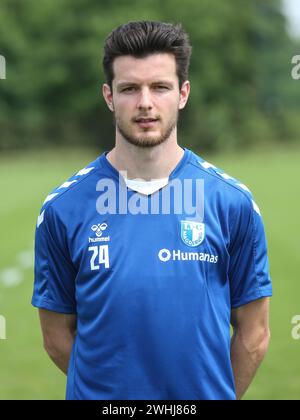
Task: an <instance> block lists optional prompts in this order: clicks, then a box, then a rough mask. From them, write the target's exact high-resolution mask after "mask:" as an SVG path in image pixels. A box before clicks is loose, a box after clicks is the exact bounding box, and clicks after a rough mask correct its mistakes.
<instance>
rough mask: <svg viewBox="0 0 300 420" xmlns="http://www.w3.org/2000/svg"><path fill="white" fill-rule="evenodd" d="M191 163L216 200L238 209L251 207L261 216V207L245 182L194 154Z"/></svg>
mask: <svg viewBox="0 0 300 420" xmlns="http://www.w3.org/2000/svg"><path fill="white" fill-rule="evenodd" d="M189 163H190V164H191V165H192V166H193V168H194V171H196V173H197V172H198V173H199V175H197V176H199V177H200V178H203V179H204V182H205V183H207V188H206V190H209V192H210V194H213V195H214V197H215V198H216V199H217V198H220V199H222V201H224V203H225V202H226V203H228V204H233V205H234V206H238V207H240V206H241V205H242V206H244V207H249V208H251V209H253V210H255V212H256V213H258V214H259V215H260V210H259V207H258V205H257V204H256V202H255V200H254V197H253V194H252V192H251V190H250V189H249V188H248V187H247V186H246V185H245V184H244V183H243V182H241V181H240V180H238V179H236V178H234V177H233V176H231V175H229V174H228V173H227V172H225V171H224V170H223V169H220V168H218V167H217V166H215V165H214V164H212V163H210V162H208V161H207V160H205V159H203V158H202V157H200V156H198V155H197V154H195V153H194V152H191V158H190V161H189ZM206 192H207V191H206Z"/></svg>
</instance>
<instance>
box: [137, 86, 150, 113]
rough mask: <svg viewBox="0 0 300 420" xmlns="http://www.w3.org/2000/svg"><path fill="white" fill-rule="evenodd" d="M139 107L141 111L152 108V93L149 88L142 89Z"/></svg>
mask: <svg viewBox="0 0 300 420" xmlns="http://www.w3.org/2000/svg"><path fill="white" fill-rule="evenodd" d="M137 106H138V108H139V110H142V109H148V110H149V109H151V108H152V99H151V92H150V91H149V89H148V88H147V87H145V88H142V89H141V91H140V95H139V100H138V104H137Z"/></svg>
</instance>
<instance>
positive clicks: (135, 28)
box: [103, 21, 192, 87]
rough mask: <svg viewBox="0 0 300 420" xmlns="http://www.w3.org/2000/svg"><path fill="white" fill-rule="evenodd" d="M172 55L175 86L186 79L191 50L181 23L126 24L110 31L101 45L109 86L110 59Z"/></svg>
mask: <svg viewBox="0 0 300 420" xmlns="http://www.w3.org/2000/svg"><path fill="white" fill-rule="evenodd" d="M162 52H166V53H171V54H173V55H174V56H175V60H176V69H177V76H178V79H179V86H181V85H182V83H183V82H184V81H185V80H187V78H188V69H189V63H190V56H191V52H192V47H191V45H190V42H189V37H188V35H187V33H186V32H185V31H184V30H183V29H182V26H181V24H171V23H164V22H155V21H139V22H129V23H127V24H126V25H122V26H119V27H118V28H116V29H114V30H113V31H112V32H111V33H110V34H109V35H108V37H107V38H106V40H105V45H104V57H103V69H104V73H105V76H106V82H107V84H108V85H109V86H110V87H112V81H113V78H114V72H113V62H114V59H115V58H117V57H120V56H123V55H132V56H134V57H136V58H143V57H146V56H148V55H149V54H153V53H162Z"/></svg>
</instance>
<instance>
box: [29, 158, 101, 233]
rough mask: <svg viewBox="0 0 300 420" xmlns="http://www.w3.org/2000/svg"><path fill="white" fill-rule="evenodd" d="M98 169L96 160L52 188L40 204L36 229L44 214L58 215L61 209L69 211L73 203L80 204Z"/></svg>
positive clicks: (98, 165)
mask: <svg viewBox="0 0 300 420" xmlns="http://www.w3.org/2000/svg"><path fill="white" fill-rule="evenodd" d="M99 168H100V164H99V159H98V158H97V159H96V160H94V161H93V162H91V163H89V164H88V165H87V166H85V167H84V168H82V169H80V170H78V171H76V172H75V173H74V174H73V175H72V176H71V177H69V178H68V179H67V180H65V181H64V182H62V184H60V185H59V186H57V187H56V188H54V189H53V190H52V191H51V192H50V193H49V194H48V195H47V196H46V198H45V200H44V202H43V203H42V207H41V210H40V214H39V216H38V220H37V227H39V225H40V224H42V222H43V221H44V218H45V215H46V214H47V215H49V216H48V217H50V215H51V214H52V213H59V210H60V209H61V208H63V209H64V210H66V208H70V209H71V208H72V207H73V206H74V205H75V203H78V202H79V203H80V201H81V200H80V199H81V197H82V198H84V194H85V192H86V191H88V190H89V189H90V182H94V181H93V175H94V176H95V175H97V174H98V172H99V171H98V170H99Z"/></svg>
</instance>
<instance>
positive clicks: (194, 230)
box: [181, 220, 205, 246]
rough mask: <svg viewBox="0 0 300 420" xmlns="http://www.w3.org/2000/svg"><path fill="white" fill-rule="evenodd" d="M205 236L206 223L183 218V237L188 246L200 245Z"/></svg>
mask: <svg viewBox="0 0 300 420" xmlns="http://www.w3.org/2000/svg"><path fill="white" fill-rule="evenodd" d="M204 238H205V224H204V223H200V222H189V221H187V220H181V239H182V240H183V242H184V243H185V244H186V245H188V246H198V245H200V244H201V243H202V242H203V241H204Z"/></svg>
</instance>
